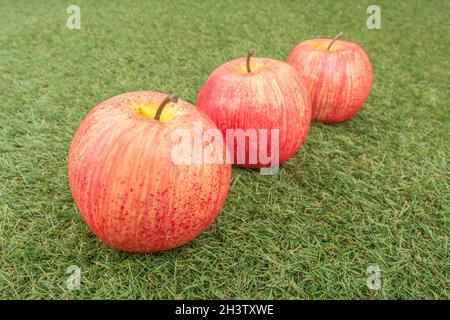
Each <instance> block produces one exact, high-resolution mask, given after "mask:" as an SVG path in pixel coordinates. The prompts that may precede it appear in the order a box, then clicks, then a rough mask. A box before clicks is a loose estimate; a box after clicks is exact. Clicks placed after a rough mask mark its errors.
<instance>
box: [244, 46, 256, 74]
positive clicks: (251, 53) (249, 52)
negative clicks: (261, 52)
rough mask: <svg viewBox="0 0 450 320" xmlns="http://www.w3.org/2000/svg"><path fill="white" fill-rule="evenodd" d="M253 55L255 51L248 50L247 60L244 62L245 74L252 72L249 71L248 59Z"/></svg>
mask: <svg viewBox="0 0 450 320" xmlns="http://www.w3.org/2000/svg"><path fill="white" fill-rule="evenodd" d="M254 54H255V51H254V50H252V49H250V50H248V53H247V60H246V67H247V72H248V73H250V72H252V70H251V69H250V58H251V57H252V56H253V55H254Z"/></svg>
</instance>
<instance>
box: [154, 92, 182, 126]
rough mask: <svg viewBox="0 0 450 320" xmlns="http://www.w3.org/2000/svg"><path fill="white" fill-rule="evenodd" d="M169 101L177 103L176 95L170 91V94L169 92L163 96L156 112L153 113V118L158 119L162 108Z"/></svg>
mask: <svg viewBox="0 0 450 320" xmlns="http://www.w3.org/2000/svg"><path fill="white" fill-rule="evenodd" d="M169 102H173V103H177V102H178V96H177V95H176V94H175V93H172V94H169V95H168V96H167V97H165V98H164V100H163V101H162V102H161V104H160V105H159V107H158V110H156V114H155V118H154V119H155V120H159V118H160V117H161V113H162V112H163V110H164V107H165V106H166V104H168V103H169Z"/></svg>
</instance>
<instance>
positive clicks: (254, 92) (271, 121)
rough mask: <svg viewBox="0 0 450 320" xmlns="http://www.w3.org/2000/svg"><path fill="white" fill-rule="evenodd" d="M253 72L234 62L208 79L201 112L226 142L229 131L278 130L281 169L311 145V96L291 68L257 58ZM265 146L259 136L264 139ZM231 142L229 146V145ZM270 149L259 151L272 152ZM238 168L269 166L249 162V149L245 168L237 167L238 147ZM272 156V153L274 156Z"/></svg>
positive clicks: (242, 62) (201, 95) (242, 61)
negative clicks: (306, 142)
mask: <svg viewBox="0 0 450 320" xmlns="http://www.w3.org/2000/svg"><path fill="white" fill-rule="evenodd" d="M250 66H251V72H250V73H248V72H247V69H246V58H238V59H234V60H231V61H228V62H226V63H224V64H222V65H221V66H219V67H218V68H216V69H215V70H214V71H213V72H212V73H211V74H210V75H209V77H208V79H207V80H206V82H205V84H204V85H203V87H202V89H201V90H200V92H199V94H198V97H197V107H198V108H199V109H201V110H202V111H203V112H205V113H206V114H207V115H208V116H209V117H210V118H211V119H212V120H213V121H214V123H215V124H216V125H217V127H218V128H219V129H220V130H221V131H222V133H223V134H224V136H226V129H242V130H247V129H256V130H258V129H267V130H269V132H270V130H271V129H278V130H279V163H282V162H284V161H286V160H287V159H289V158H290V157H291V156H292V155H294V154H295V152H296V151H297V150H298V149H299V147H300V146H301V145H302V143H303V141H304V140H305V138H306V136H307V133H308V130H309V126H310V122H311V103H310V100H309V95H308V91H307V89H306V87H305V85H304V84H303V82H302V79H301V78H300V75H299V74H298V72H297V71H296V70H295V69H294V68H293V67H291V66H290V65H288V64H287V63H285V62H282V61H278V60H274V59H269V58H252V59H251V60H250ZM258 141H259V134H258ZM227 142H228V141H227ZM270 145H271V137H270V134H268V136H267V144H266V145H264V144H263V143H261V144H259V143H258V146H257V149H258V151H257V152H258V154H259V149H260V148H261V147H264V148H266V150H269V151H270ZM234 148H235V151H234V159H232V160H233V163H234V164H237V165H238V166H240V167H250V168H257V167H263V166H267V165H265V164H263V163H261V161H260V159H259V157H258V161H257V163H250V161H249V146H248V143H246V148H245V163H242V164H239V163H237V159H236V157H237V150H236V148H237V142H236V139H235V141H234ZM268 153H270V152H268Z"/></svg>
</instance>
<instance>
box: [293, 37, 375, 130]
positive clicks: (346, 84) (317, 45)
mask: <svg viewBox="0 0 450 320" xmlns="http://www.w3.org/2000/svg"><path fill="white" fill-rule="evenodd" d="M341 35H342V33H340V34H339V35H338V36H336V38H334V39H310V40H305V41H303V42H301V43H299V44H298V45H297V46H296V47H295V48H294V49H293V50H292V51H291V53H290V54H289V56H288V58H287V60H286V62H287V63H289V64H291V65H292V66H293V67H295V68H296V69H297V70H298V71H299V73H300V75H301V76H302V78H303V79H304V80H305V83H306V86H307V88H308V90H309V92H310V94H311V102H312V120H315V121H322V122H340V121H344V120H347V119H350V118H351V117H353V116H354V115H355V114H356V113H357V112H358V110H359V109H360V108H361V106H362V105H363V103H364V102H365V101H366V99H367V97H368V96H369V92H370V85H371V82H372V65H371V63H370V60H369V57H368V56H367V54H366V52H365V51H364V49H363V48H361V47H360V46H359V45H358V44H356V43H352V42H349V41H343V40H337V38H338V37H339V36H341Z"/></svg>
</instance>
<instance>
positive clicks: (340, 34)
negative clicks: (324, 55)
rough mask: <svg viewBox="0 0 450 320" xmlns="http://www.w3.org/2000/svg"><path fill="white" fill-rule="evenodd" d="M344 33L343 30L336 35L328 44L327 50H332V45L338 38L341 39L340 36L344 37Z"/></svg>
mask: <svg viewBox="0 0 450 320" xmlns="http://www.w3.org/2000/svg"><path fill="white" fill-rule="evenodd" d="M343 34H344V33H343V32H339V33H338V34H337V35H336V37H334V38H333V40H332V41H331V42H330V44H329V45H328V48H327V51H330V49H331V46H332V45H333V44H334V43H335V42H336V40H337V39H339V38H340V37H342V35H343Z"/></svg>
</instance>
